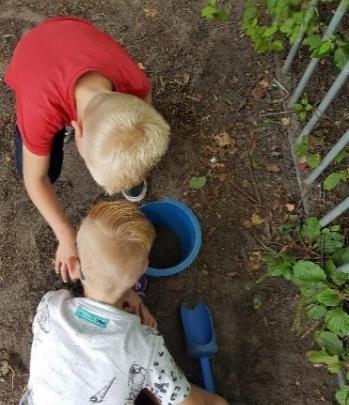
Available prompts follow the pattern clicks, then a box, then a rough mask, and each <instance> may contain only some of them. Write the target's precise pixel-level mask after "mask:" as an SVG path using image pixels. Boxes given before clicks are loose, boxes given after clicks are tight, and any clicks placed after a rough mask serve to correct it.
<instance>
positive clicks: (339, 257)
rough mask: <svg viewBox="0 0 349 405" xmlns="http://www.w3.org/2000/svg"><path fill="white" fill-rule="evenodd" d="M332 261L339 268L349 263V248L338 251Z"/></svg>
mask: <svg viewBox="0 0 349 405" xmlns="http://www.w3.org/2000/svg"><path fill="white" fill-rule="evenodd" d="M332 260H333V261H334V263H335V265H336V266H337V267H339V266H343V264H347V263H349V248H347V247H346V248H343V249H338V250H337V251H336V252H335V253H334V254H333V255H332Z"/></svg>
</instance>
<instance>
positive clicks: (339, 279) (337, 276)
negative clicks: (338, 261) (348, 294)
mask: <svg viewBox="0 0 349 405" xmlns="http://www.w3.org/2000/svg"><path fill="white" fill-rule="evenodd" d="M325 272H326V274H327V276H328V277H329V278H330V279H331V280H332V281H333V282H334V283H335V284H336V285H338V286H341V285H343V284H345V283H346V282H347V281H348V274H345V273H337V268H336V265H335V264H334V262H333V260H331V259H328V260H326V262H325Z"/></svg>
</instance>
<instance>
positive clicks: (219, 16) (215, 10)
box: [201, 0, 229, 21]
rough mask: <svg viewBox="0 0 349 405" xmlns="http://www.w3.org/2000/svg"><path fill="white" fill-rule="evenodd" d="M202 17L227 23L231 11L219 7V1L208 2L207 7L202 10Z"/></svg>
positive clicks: (208, 0) (209, 0)
mask: <svg viewBox="0 0 349 405" xmlns="http://www.w3.org/2000/svg"><path fill="white" fill-rule="evenodd" d="M201 15H202V17H204V18H206V19H207V20H219V21H226V20H227V19H228V17H229V11H228V10H226V9H225V8H220V7H217V0H207V4H206V6H205V7H204V8H203V9H202V10H201Z"/></svg>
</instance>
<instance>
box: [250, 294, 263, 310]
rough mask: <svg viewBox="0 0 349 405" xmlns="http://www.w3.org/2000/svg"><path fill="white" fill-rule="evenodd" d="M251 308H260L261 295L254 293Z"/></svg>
mask: <svg viewBox="0 0 349 405" xmlns="http://www.w3.org/2000/svg"><path fill="white" fill-rule="evenodd" d="M252 304H253V308H254V309H255V310H256V311H258V310H259V309H261V306H262V300H261V297H260V296H259V295H255V296H254V298H253V302H252Z"/></svg>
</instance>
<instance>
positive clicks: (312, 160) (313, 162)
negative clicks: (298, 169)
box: [307, 153, 321, 169]
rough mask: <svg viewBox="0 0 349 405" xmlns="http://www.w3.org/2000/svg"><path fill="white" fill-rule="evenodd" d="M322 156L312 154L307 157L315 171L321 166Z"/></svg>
mask: <svg viewBox="0 0 349 405" xmlns="http://www.w3.org/2000/svg"><path fill="white" fill-rule="evenodd" d="M320 160H321V158H320V154H319V153H311V154H309V155H308V156H307V163H308V166H309V167H310V168H311V169H315V167H318V166H319V164H320Z"/></svg>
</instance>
